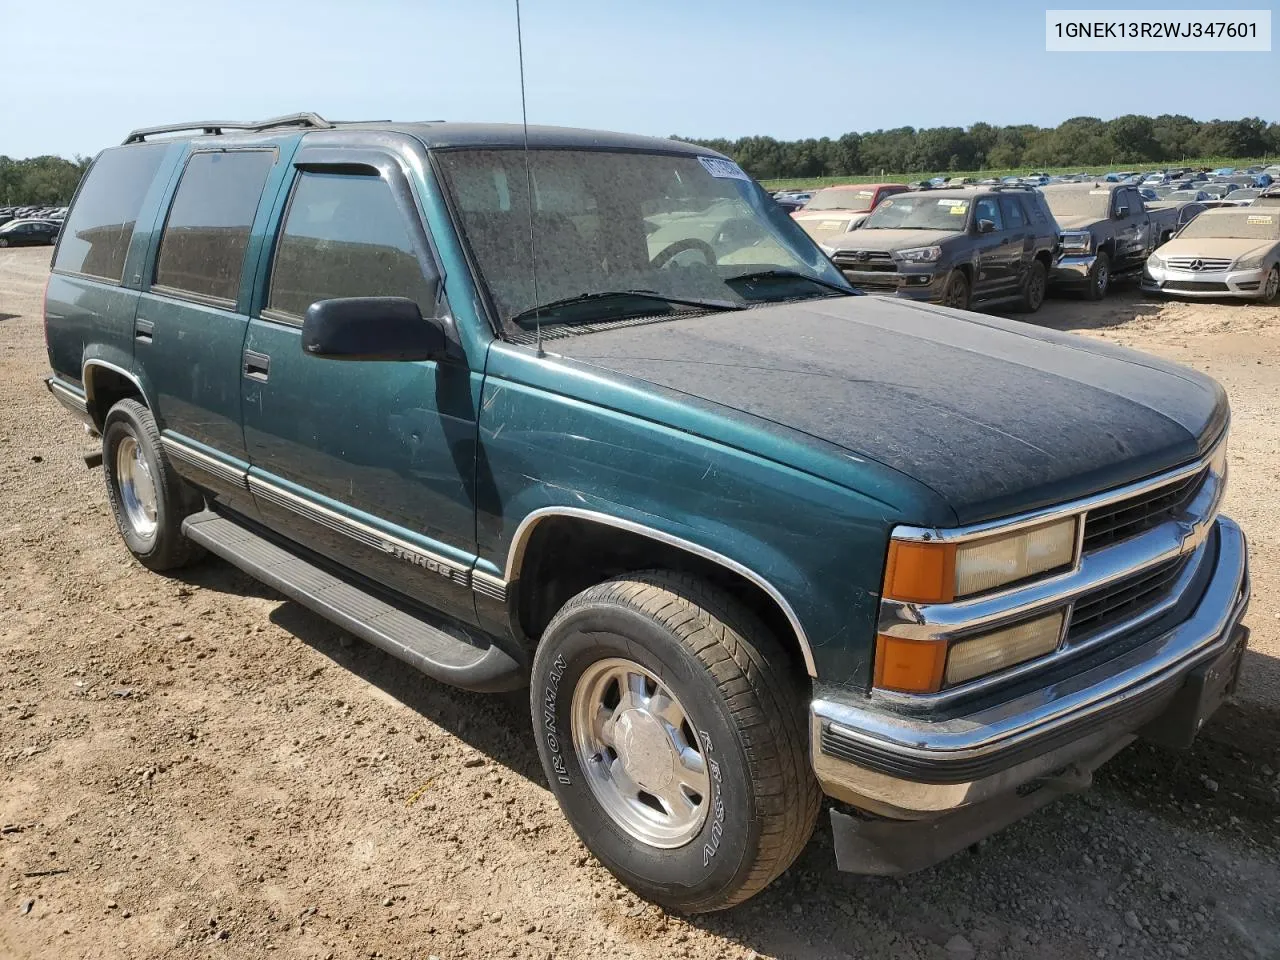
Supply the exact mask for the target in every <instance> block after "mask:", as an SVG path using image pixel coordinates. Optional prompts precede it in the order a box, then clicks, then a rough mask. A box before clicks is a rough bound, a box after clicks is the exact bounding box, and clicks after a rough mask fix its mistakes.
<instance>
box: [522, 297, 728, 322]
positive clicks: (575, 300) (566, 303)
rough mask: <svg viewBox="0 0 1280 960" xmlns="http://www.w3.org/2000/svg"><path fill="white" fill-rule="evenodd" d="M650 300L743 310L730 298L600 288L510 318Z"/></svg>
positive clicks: (689, 305)
mask: <svg viewBox="0 0 1280 960" xmlns="http://www.w3.org/2000/svg"><path fill="white" fill-rule="evenodd" d="M626 299H631V300H652V301H654V302H655V303H664V304H668V305H670V306H676V307H699V308H701V309H703V310H745V309H746V307H745V305H743V304H741V303H735V302H734V301H732V300H700V299H696V298H693V297H668V296H667V295H666V294H662V293H658V292H657V291H654V290H601V291H598V292H596V293H580V294H578V295H577V296H576V297H565V298H564V299H563V300H552V301H551V302H550V303H543V304H539V305H538V306H536V307H530V308H529V309H528V310H521V311H520V312H519V313H517V314H516V315H515V316H514V317H512V318H511V322H512V323H519V322H520V321H521V320H529V319H531V318H533V317H535V316H537V315H539V314H544V313H547V312H548V311H554V310H558V309H560V308H561V307H571V306H575V305H576V304H579V303H593V302H596V301H601V300H626Z"/></svg>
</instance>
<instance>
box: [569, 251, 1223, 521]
mask: <svg viewBox="0 0 1280 960" xmlns="http://www.w3.org/2000/svg"><path fill="white" fill-rule="evenodd" d="M908 232H911V233H918V232H919V231H908ZM548 349H549V350H550V351H551V352H553V353H558V354H561V355H563V356H566V357H570V358H573V359H575V360H578V361H581V362H584V363H588V364H592V365H596V366H599V367H602V368H606V369H608V370H611V371H614V372H615V373H618V374H623V375H626V376H630V377H634V378H636V379H639V380H644V381H648V382H650V383H654V384H658V385H661V386H663V387H666V388H669V389H672V390H676V391H680V392H683V393H685V394H690V395H693V396H696V397H699V398H702V399H704V400H707V401H710V402H713V403H716V404H720V405H722V406H723V407H725V408H729V409H732V410H736V411H741V412H742V413H743V414H749V415H751V416H754V417H759V418H762V419H764V420H767V421H771V422H773V423H775V424H777V425H779V427H780V428H785V429H789V430H795V431H800V432H802V433H805V434H808V435H810V436H813V437H817V438H820V439H822V440H826V441H828V442H829V443H832V444H836V445H837V446H839V447H843V448H844V449H846V450H848V451H849V452H850V453H851V454H854V455H856V456H862V457H867V458H870V459H873V460H877V461H879V462H880V463H883V464H885V465H887V466H890V467H893V468H894V469H896V470H898V471H900V472H902V473H904V474H907V475H908V476H910V477H913V478H914V479H916V480H918V481H920V482H922V483H924V484H926V485H927V486H929V487H931V488H932V489H933V490H935V491H936V492H937V493H939V494H940V495H941V496H942V497H943V498H944V499H945V500H946V501H947V502H948V503H949V504H950V505H951V507H952V508H953V509H954V510H955V512H956V515H957V518H958V520H959V522H961V523H969V522H974V521H977V520H983V519H988V518H992V517H998V516H1002V515H1008V514H1010V513H1014V512H1017V511H1020V510H1026V509H1032V508H1035V507H1039V506H1043V505H1047V504H1051V503H1055V502H1060V501H1062V500H1064V499H1068V498H1071V497H1078V496H1083V495H1085V494H1088V493H1092V492H1096V491H1098V490H1102V489H1106V488H1109V487H1113V486H1117V485H1119V484H1122V483H1126V482H1128V481H1131V480H1135V479H1138V478H1141V477H1144V476H1149V475H1151V474H1153V473H1156V472H1158V471H1161V470H1164V469H1167V468H1171V467H1174V466H1177V465H1180V464H1183V463H1186V462H1188V461H1190V460H1192V459H1194V458H1195V457H1196V456H1197V455H1198V453H1200V452H1202V451H1203V449H1204V448H1206V447H1207V445H1208V443H1209V442H1211V440H1213V439H1214V438H1216V437H1217V436H1218V435H1219V433H1220V432H1221V430H1222V428H1223V426H1224V425H1225V422H1226V416H1227V408H1226V396H1225V394H1224V393H1223V391H1222V389H1221V388H1220V387H1219V386H1218V385H1217V384H1216V383H1215V382H1214V381H1212V380H1210V379H1208V378H1207V377H1204V376H1201V375H1200V374H1198V373H1196V372H1195V371H1192V370H1187V369H1184V368H1182V367H1178V366H1175V365H1173V364H1169V363H1165V362H1163V361H1161V360H1158V359H1156V358H1154V357H1148V356H1145V355H1143V354H1139V353H1136V352H1132V351H1128V350H1123V349H1120V348H1117V347H1113V346H1110V345H1106V344H1102V343H1099V342H1096V341H1092V340H1086V339H1083V338H1078V337H1072V336H1069V335H1065V334H1058V333H1053V332H1050V331H1046V330H1042V329H1040V328H1037V327H1034V326H1031V325H1028V324H1022V323H1017V322H1014V321H1007V320H1000V319H997V318H993V317H983V316H978V315H976V314H969V313H958V312H955V311H950V310H946V309H943V308H935V307H929V306H924V305H918V304H910V303H905V302H903V301H895V300H889V299H881V298H875V297H840V298H833V299H826V300H814V301H808V302H801V303H790V304H778V305H774V306H768V307H757V308H752V309H749V310H744V311H741V312H737V313H723V314H712V315H709V316H703V317H692V318H685V319H680V320H673V321H663V322H655V323H649V324H642V325H639V326H634V327H628V328H621V329H615V330H609V331H602V332H598V333H591V334H587V335H584V336H580V337H572V338H566V339H563V340H556V341H554V342H553V343H551V344H549V345H548Z"/></svg>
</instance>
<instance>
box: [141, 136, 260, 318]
mask: <svg viewBox="0 0 1280 960" xmlns="http://www.w3.org/2000/svg"><path fill="white" fill-rule="evenodd" d="M275 161H276V157H275V151H273V150H238V151H229V152H223V151H218V152H212V153H195V154H192V155H191V159H190V160H188V161H187V169H186V170H185V171H184V172H183V174H182V180H181V182H180V183H179V184H178V191H177V193H176V194H174V197H173V205H172V206H171V207H170V208H169V219H168V220H167V221H166V222H165V225H164V234H163V236H162V237H161V238H160V253H159V256H158V257H157V260H156V276H155V286H157V287H163V288H166V289H168V290H174V291H178V292H181V293H187V294H194V295H196V296H197V297H204V298H208V299H211V300H215V301H217V302H218V303H223V304H234V303H235V302H236V300H237V299H238V298H239V296H240V274H241V272H242V270H243V268H244V252H245V249H246V248H247V247H248V245H249V229H250V228H251V227H252V226H253V218H254V214H256V213H257V210H258V202H259V201H260V200H261V199H262V188H263V187H264V186H266V182H267V176H268V174H270V173H271V167H272V166H273V165H274V164H275Z"/></svg>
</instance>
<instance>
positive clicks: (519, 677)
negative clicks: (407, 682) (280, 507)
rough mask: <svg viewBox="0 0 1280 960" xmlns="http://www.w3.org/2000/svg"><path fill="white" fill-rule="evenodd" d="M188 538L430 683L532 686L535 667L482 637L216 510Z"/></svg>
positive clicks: (187, 528) (199, 519) (194, 520)
mask: <svg viewBox="0 0 1280 960" xmlns="http://www.w3.org/2000/svg"><path fill="white" fill-rule="evenodd" d="M182 532H183V533H185V534H186V535H187V537H189V538H190V539H191V540H193V541H195V542H196V543H198V544H200V545H201V546H202V547H204V548H205V549H206V550H208V551H209V552H210V553H213V554H216V555H218V556H219V557H221V558H222V559H224V560H226V561H227V562H229V563H231V564H234V565H235V566H237V567H239V568H240V569H241V570H243V571H244V572H245V573H247V574H250V575H251V576H253V577H255V578H257V579H258V580H261V581H262V582H263V583H265V584H267V585H268V586H270V587H272V588H274V589H276V590H278V591H280V593H283V594H284V595H285V596H286V597H288V598H289V599H291V600H296V601H297V602H298V603H300V604H302V605H303V606H304V607H308V608H310V609H311V610H314V611H315V612H316V613H318V614H320V616H322V617H324V618H325V619H327V620H332V621H333V622H334V623H336V624H337V625H338V626H340V627H342V628H343V629H344V630H349V631H351V632H352V633H354V634H355V635H356V636H358V637H360V638H361V639H362V640H365V641H367V642H369V643H371V644H373V645H374V646H375V647H379V648H381V649H383V650H385V651H386V652H387V653H389V654H391V655H392V656H393V657H396V658H398V659H400V660H403V661H404V662H405V663H408V664H410V665H412V666H414V667H416V668H417V669H419V670H421V671H422V672H423V673H425V674H426V675H427V676H429V677H432V678H434V679H436V680H440V681H441V682H443V683H449V684H452V685H453V686H455V687H462V688H463V689H465V690H475V691H477V692H480V693H497V692H500V691H504V690H516V689H519V688H521V687H524V686H526V685H527V683H528V671H527V669H525V668H524V667H522V666H521V665H520V664H519V663H518V662H517V661H516V660H514V659H513V658H512V657H511V656H509V655H508V654H507V653H505V652H504V651H502V650H500V649H498V647H496V646H494V645H493V644H491V643H488V642H487V641H486V640H484V639H483V638H481V637H480V635H479V634H476V635H475V636H472V635H471V634H470V633H469V632H468V631H466V630H465V629H463V628H462V627H461V626H460V625H456V624H452V623H449V622H448V621H446V620H444V619H443V618H435V617H432V618H431V620H430V621H429V620H428V619H427V616H428V615H427V614H425V613H422V612H418V611H411V610H409V609H408V608H407V606H406V607H402V606H399V605H396V604H393V603H390V602H388V601H387V600H385V599H383V598H382V597H381V596H379V595H378V594H376V593H373V592H370V591H368V590H365V589H362V588H361V587H359V586H357V585H356V584H353V583H350V582H348V581H347V580H344V579H342V578H341V577H339V576H335V575H334V574H333V573H330V572H329V571H328V570H327V569H325V568H324V567H322V566H319V565H317V564H315V563H312V562H311V561H309V560H306V559H304V558H303V557H301V556H299V555H298V554H296V553H293V552H292V551H290V550H288V549H286V548H285V547H283V546H281V545H280V544H278V543H276V542H275V541H274V540H270V539H268V538H267V537H264V536H262V535H261V534H259V533H255V532H254V531H253V530H250V529H248V528H247V527H243V526H241V525H240V524H238V523H236V522H235V521H234V520H229V519H227V518H226V517H224V516H222V515H221V514H218V513H214V512H213V511H212V510H205V511H204V512H202V513H197V514H194V515H192V516H190V517H187V519H186V520H184V521H183V523H182Z"/></svg>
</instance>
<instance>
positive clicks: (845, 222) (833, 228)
mask: <svg viewBox="0 0 1280 960" xmlns="http://www.w3.org/2000/svg"><path fill="white" fill-rule="evenodd" d="M906 190H907V185H906V184H905V183H851V184H843V185H841V186H838V187H827V188H825V189H823V190H819V191H818V192H817V193H815V194H814V195H813V197H812V199H810V201H809V202H808V203H806V204H805V205H804V206H803V207H801V208H800V209H799V210H797V211H795V212H794V213H792V214H791V216H792V217H794V218H795V221H796V223H798V224H800V226H801V227H803V228H804V231H805V232H806V233H807V234H809V236H811V237H813V238H814V239H815V240H817V241H818V242H819V243H822V242H823V241H824V239H829V238H831V237H832V236H834V235H835V234H839V233H848V232H849V231H850V230H852V229H853V228H854V227H855V226H857V225H858V224H859V223H861V222H862V221H863V220H864V219H865V218H866V216H867V214H868V213H870V212H871V211H872V210H874V209H875V208H876V206H877V205H878V204H879V203H880V201H881V200H883V199H884V198H885V197H889V196H892V195H893V194H895V193H904V192H905V191H906Z"/></svg>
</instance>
